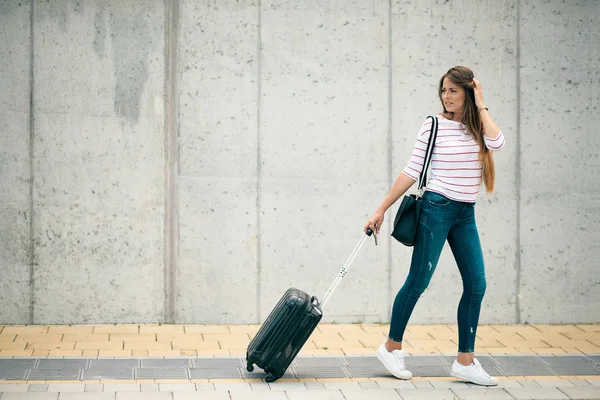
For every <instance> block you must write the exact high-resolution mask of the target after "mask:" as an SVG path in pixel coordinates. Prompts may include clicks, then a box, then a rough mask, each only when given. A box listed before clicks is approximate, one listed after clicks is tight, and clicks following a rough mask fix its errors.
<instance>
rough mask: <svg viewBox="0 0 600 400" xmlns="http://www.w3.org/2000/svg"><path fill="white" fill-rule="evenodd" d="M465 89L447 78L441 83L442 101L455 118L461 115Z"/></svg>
mask: <svg viewBox="0 0 600 400" xmlns="http://www.w3.org/2000/svg"><path fill="white" fill-rule="evenodd" d="M465 95H466V94H465V89H463V88H462V87H461V86H458V85H457V84H456V83H454V82H452V81H451V80H450V79H448V78H444V82H443V83H442V101H443V102H444V107H446V110H447V111H448V112H452V113H454V114H455V115H457V116H460V115H462V110H463V106H464V105H465Z"/></svg>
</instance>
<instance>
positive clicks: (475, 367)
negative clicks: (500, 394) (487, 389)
mask: <svg viewBox="0 0 600 400" xmlns="http://www.w3.org/2000/svg"><path fill="white" fill-rule="evenodd" d="M452 376H453V377H455V378H458V379H462V380H463V381H467V382H471V383H475V384H477V385H482V386H496V385H497V384H498V379H496V378H492V377H491V376H489V375H488V373H487V372H485V370H484V369H483V367H482V366H481V364H480V363H479V361H477V359H476V358H474V359H473V363H472V364H471V365H462V364H461V363H459V362H458V360H454V363H453V364H452Z"/></svg>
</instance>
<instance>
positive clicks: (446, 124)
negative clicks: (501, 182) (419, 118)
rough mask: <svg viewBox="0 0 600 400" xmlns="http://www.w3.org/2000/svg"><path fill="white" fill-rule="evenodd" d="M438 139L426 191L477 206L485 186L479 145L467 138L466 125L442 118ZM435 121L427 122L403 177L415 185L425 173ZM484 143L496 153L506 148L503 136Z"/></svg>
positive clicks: (420, 132) (434, 148)
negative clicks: (482, 177) (414, 182)
mask: <svg viewBox="0 0 600 400" xmlns="http://www.w3.org/2000/svg"><path fill="white" fill-rule="evenodd" d="M437 117H438V121H439V123H438V135H437V140H436V142H435V146H434V147H433V155H432V156H431V167H430V169H429V174H428V178H429V181H428V182H427V183H426V184H425V186H426V189H427V190H430V191H432V192H438V193H441V194H443V195H444V196H446V197H448V198H450V199H452V200H456V201H464V202H469V203H475V200H476V198H477V194H478V193H479V187H480V186H481V183H482V179H481V171H482V161H481V160H480V159H479V145H478V144H477V142H475V139H474V138H473V137H472V136H470V135H468V134H467V131H466V127H465V125H464V124H463V123H462V122H457V121H452V120H449V119H446V118H444V117H443V116H441V115H438V116H437ZM430 129H431V119H430V118H428V119H426V120H425V122H424V123H423V125H422V126H421V129H420V130H419V134H418V136H417V142H416V143H415V147H414V149H413V152H412V155H411V157H410V160H409V161H408V164H407V165H406V167H405V168H404V169H403V170H402V173H404V174H405V175H407V176H408V177H409V178H411V179H414V180H415V181H418V180H419V175H420V174H421V171H422V170H423V162H424V161H425V151H426V149H427V142H428V141H429V135H430ZM484 142H485V145H486V146H487V148H488V149H490V150H492V151H496V150H500V149H501V148H502V147H503V146H504V135H503V134H502V132H500V133H499V134H498V136H496V137H495V138H494V139H490V138H488V137H487V136H484Z"/></svg>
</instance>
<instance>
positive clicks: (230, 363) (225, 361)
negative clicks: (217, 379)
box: [192, 358, 246, 368]
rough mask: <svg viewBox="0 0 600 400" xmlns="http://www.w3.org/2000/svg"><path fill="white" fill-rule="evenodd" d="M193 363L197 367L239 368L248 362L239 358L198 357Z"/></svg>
mask: <svg viewBox="0 0 600 400" xmlns="http://www.w3.org/2000/svg"><path fill="white" fill-rule="evenodd" d="M242 361H243V362H242ZM192 365H193V366H194V367H195V368H239V367H242V366H245V365H246V363H245V360H241V359H239V358H197V359H193V360H192Z"/></svg>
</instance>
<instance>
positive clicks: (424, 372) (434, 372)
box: [388, 366, 450, 377]
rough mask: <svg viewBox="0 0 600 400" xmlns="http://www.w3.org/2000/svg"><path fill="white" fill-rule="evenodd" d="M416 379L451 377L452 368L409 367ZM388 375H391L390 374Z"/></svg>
mask: <svg viewBox="0 0 600 400" xmlns="http://www.w3.org/2000/svg"><path fill="white" fill-rule="evenodd" d="M407 368H408V370H409V371H410V372H412V374H413V376H414V377H437V376H449V375H450V368H449V367H447V366H437V367H435V366H410V367H409V366H407ZM388 375H390V374H389V373H388Z"/></svg>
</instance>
